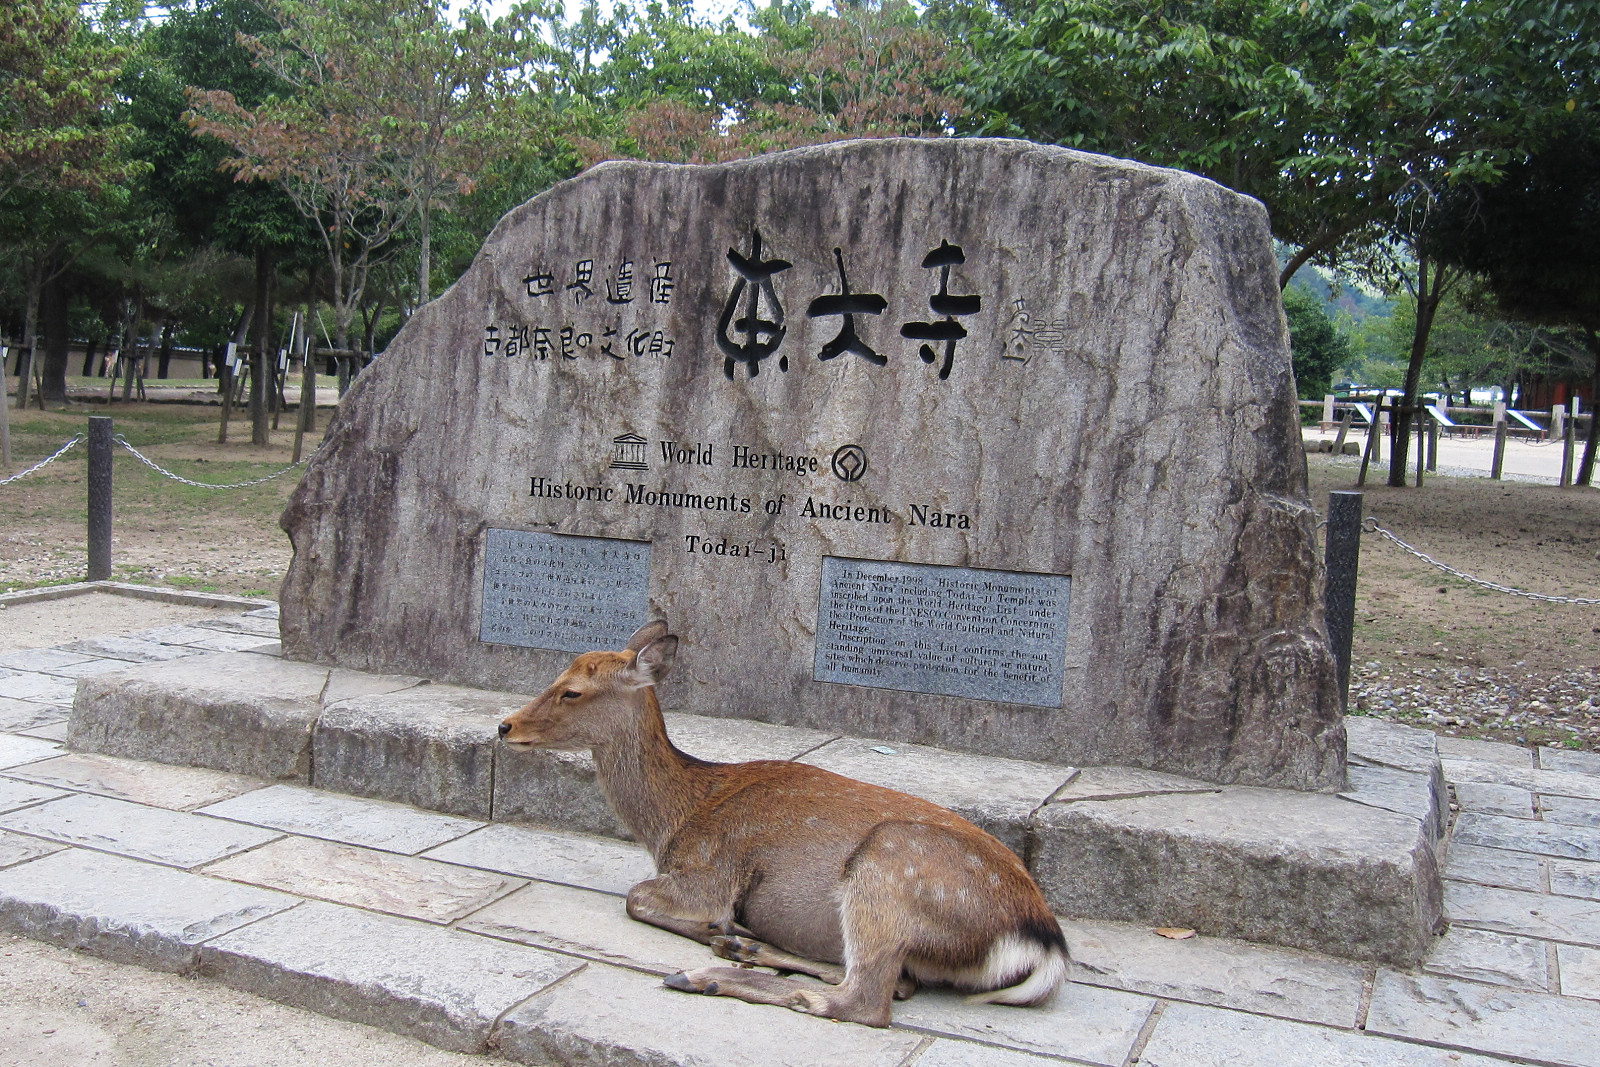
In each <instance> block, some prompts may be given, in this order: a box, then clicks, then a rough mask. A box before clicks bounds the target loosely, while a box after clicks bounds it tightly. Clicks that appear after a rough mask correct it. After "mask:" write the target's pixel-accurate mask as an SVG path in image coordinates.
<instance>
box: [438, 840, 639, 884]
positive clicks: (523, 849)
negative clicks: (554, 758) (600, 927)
mask: <svg viewBox="0 0 1600 1067" xmlns="http://www.w3.org/2000/svg"><path fill="white" fill-rule="evenodd" d="M424 856H425V857H426V858H428V859H436V860H443V861H445V862H447V863H459V864H461V865H463V866H466V867H478V868H481V869H482V870H486V871H500V872H503V873H505V874H514V875H518V876H519V877H523V878H537V879H538V880H539V881H541V882H559V883H561V884H562V885H570V886H576V887H578V888H579V889H593V890H596V891H597V892H601V893H611V894H615V895H617V896H627V895H628V890H629V889H631V888H633V887H634V886H635V885H637V884H638V883H640V882H642V881H644V880H645V879H647V878H654V877H655V874H656V866H655V861H654V860H652V859H651V858H650V853H648V852H646V851H645V850H644V848H643V847H642V846H640V845H633V844H627V843H624V842H622V841H616V840H613V839H610V838H605V837H593V836H590V835H588V834H573V833H565V832H563V831H560V830H536V829H533V828H531V827H524V826H506V825H504V824H500V823H496V824H494V825H492V826H485V827H484V828H483V829H481V830H476V831H474V832H472V833H470V834H467V835H466V836H465V837H458V838H457V839H456V840H454V841H451V842H450V843H448V844H445V845H441V846H440V847H438V848H435V849H431V850H429V851H428V852H426V853H424Z"/></svg>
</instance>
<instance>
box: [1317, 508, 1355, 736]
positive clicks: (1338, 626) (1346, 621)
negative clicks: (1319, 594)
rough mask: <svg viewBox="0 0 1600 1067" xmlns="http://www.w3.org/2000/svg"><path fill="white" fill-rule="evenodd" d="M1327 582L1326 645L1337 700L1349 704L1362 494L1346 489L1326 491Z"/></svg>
mask: <svg viewBox="0 0 1600 1067" xmlns="http://www.w3.org/2000/svg"><path fill="white" fill-rule="evenodd" d="M1324 545H1325V546H1326V547H1325V549H1324V561H1325V564H1326V566H1327V571H1328V579H1327V585H1326V586H1324V589H1323V605H1324V609H1325V611H1326V613H1327V617H1328V644H1329V645H1331V646H1332V647H1333V658H1334V660H1335V661H1336V662H1337V663H1338V665H1339V703H1340V707H1341V708H1343V707H1348V706H1349V703H1350V639H1351V636H1352V635H1353V633H1354V630H1355V622H1356V572H1357V570H1358V569H1359V567H1360V563H1361V494H1360V493H1356V492H1351V491H1348V490H1341V491H1339V492H1334V493H1329V494H1328V535H1327V538H1326V540H1325V541H1324Z"/></svg>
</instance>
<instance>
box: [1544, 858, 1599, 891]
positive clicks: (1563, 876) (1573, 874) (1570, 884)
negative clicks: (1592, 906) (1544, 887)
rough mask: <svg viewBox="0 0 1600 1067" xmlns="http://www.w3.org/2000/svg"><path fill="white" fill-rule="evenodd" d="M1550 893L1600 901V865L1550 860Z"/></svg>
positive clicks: (1578, 861) (1577, 861)
mask: <svg viewBox="0 0 1600 1067" xmlns="http://www.w3.org/2000/svg"><path fill="white" fill-rule="evenodd" d="M1549 865H1550V892H1552V893H1560V894H1561V895H1563V896H1568V897H1586V898H1587V899H1589V900H1600V863H1585V862H1583V861H1582V860H1550V861H1549Z"/></svg>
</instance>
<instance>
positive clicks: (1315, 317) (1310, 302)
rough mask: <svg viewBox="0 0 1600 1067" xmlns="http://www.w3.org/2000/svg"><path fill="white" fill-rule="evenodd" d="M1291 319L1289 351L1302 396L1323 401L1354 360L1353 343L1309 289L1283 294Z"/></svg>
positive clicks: (1292, 288) (1293, 289)
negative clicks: (1335, 379) (1342, 370)
mask: <svg viewBox="0 0 1600 1067" xmlns="http://www.w3.org/2000/svg"><path fill="white" fill-rule="evenodd" d="M1283 313H1284V316H1285V318H1287V319H1288V320H1289V348H1290V352H1291V354H1292V355H1293V357H1294V380H1295V383H1296V384H1297V385H1298V387H1299V390H1300V396H1301V397H1303V398H1304V399H1307V400H1320V399H1322V397H1323V396H1325V395H1326V394H1327V393H1328V392H1329V391H1330V389H1331V386H1332V383H1333V373H1334V371H1336V370H1338V369H1339V368H1340V367H1342V366H1344V364H1345V363H1347V362H1348V361H1349V359H1350V354H1351V352H1350V342H1349V341H1348V340H1347V339H1346V338H1345V335H1344V334H1343V332H1341V331H1340V330H1339V328H1338V327H1337V326H1336V325H1335V324H1334V322H1333V320H1332V319H1330V318H1329V317H1328V313H1327V311H1326V310H1325V309H1324V306H1323V303H1322V301H1321V300H1320V299H1318V298H1317V296H1316V295H1315V294H1314V293H1311V292H1310V291H1308V290H1307V289H1305V288H1303V287H1301V286H1298V285H1291V286H1290V287H1289V288H1288V289H1286V290H1284V293H1283Z"/></svg>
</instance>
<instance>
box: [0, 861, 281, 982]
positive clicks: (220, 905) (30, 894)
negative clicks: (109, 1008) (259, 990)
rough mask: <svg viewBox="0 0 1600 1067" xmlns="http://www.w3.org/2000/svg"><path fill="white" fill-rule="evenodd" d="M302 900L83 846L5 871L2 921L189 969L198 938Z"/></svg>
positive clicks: (15, 928) (104, 951)
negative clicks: (90, 849) (104, 853)
mask: <svg viewBox="0 0 1600 1067" xmlns="http://www.w3.org/2000/svg"><path fill="white" fill-rule="evenodd" d="M296 903H298V901H297V900H296V899H295V898H294V897H291V896H288V895H286V894H283V893H274V892H271V891H269V890H265V889H256V888H253V887H250V886H242V885H233V884H231V883H228V882H222V881H218V880H216V879H214V878H204V877H201V876H199V875H194V874H188V873H185V872H183V871H175V870H172V869H171V868H170V867H160V866H157V865H155V864H151V863H140V862H138V861H136V860H130V859H124V858H122V857H120V856H107V855H103V854H101V853H98V852H88V851H85V850H83V849H67V850H64V851H61V852H57V853H54V854H53V855H48V856H45V857H44V858H42V859H36V860H34V861H33V862H31V863H24V864H22V865H21V866H18V867H11V868H9V869H7V870H5V871H0V926H3V927H4V928H5V929H7V930H9V931H11V932H12V933H17V934H22V935H23V936H25V937H31V938H34V939H36V940H39V941H49V942H50V943H52V944H56V945H62V946H65V947H67V948H73V949H81V950H83V951H86V952H92V953H93V954H95V955H96V956H102V957H104V958H106V959H109V960H115V961H116V962H118V963H133V964H137V965H139V966H141V967H150V968H152V969H155V970H162V971H183V970H187V969H188V968H189V967H190V966H192V965H193V964H194V961H195V958H196V955H197V947H196V946H198V945H199V943H200V942H202V941H205V940H207V939H208V938H212V937H216V936H217V935H218V934H223V933H227V932H228V931H230V930H234V929H237V928H239V927H241V926H244V925H246V924H247V923H252V922H255V921H256V920H258V919H262V918H265V917H266V916H268V915H273V914H275V913H277V912H281V911H283V910H285V909H287V908H292V907H293V906H294V905H295V904H296Z"/></svg>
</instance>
